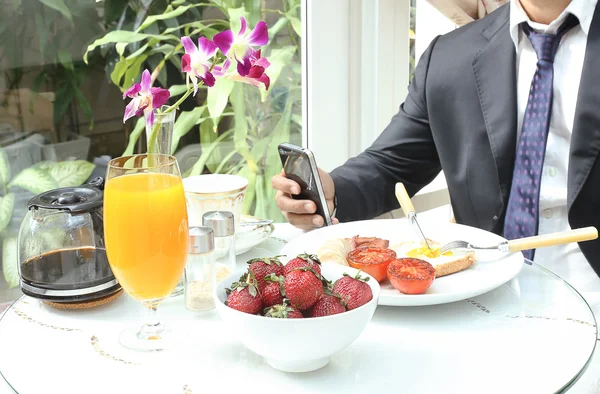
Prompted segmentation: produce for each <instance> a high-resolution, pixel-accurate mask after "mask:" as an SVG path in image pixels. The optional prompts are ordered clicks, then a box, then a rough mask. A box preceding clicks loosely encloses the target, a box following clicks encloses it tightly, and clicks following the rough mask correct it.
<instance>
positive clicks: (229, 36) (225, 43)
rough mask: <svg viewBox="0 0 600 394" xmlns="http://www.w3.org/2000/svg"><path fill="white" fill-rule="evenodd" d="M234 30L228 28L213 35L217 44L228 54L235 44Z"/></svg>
mask: <svg viewBox="0 0 600 394" xmlns="http://www.w3.org/2000/svg"><path fill="white" fill-rule="evenodd" d="M233 40H234V37H233V32H232V31H231V30H226V31H224V32H222V33H219V34H216V35H215V36H214V37H213V41H214V43H215V45H216V46H217V47H218V48H219V49H220V50H221V52H223V54H224V55H227V53H228V52H229V50H230V49H231V46H232V45H233Z"/></svg>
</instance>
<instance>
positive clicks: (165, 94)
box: [123, 70, 171, 126]
mask: <svg viewBox="0 0 600 394" xmlns="http://www.w3.org/2000/svg"><path fill="white" fill-rule="evenodd" d="M170 96H171V93H169V91H168V90H167V89H162V88H153V87H152V77H151V76H150V71H148V70H144V72H143V73H142V81H141V83H135V84H134V85H133V86H132V87H130V88H129V89H127V91H126V92H125V93H124V94H123V100H125V97H131V98H132V99H133V100H131V102H130V103H129V104H128V105H127V107H126V108H125V114H124V116H123V123H125V121H126V120H127V119H129V118H132V117H134V116H140V115H142V113H145V115H146V125H147V126H152V125H153V124H154V111H153V110H154V109H156V108H160V107H161V106H163V105H165V104H166V103H167V100H169V97H170Z"/></svg>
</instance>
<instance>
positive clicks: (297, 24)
mask: <svg viewBox="0 0 600 394" xmlns="http://www.w3.org/2000/svg"><path fill="white" fill-rule="evenodd" d="M288 19H289V20H290V24H291V25H292V29H294V31H295V32H296V34H298V36H300V37H302V24H301V23H300V19H298V18H296V17H295V16H288Z"/></svg>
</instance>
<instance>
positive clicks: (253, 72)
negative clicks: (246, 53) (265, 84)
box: [248, 64, 265, 78]
mask: <svg viewBox="0 0 600 394" xmlns="http://www.w3.org/2000/svg"><path fill="white" fill-rule="evenodd" d="M264 73H265V69H264V68H263V67H261V66H257V65H256V64H255V65H254V66H252V67H250V72H248V78H260V77H261V76H262V75H263V74H264Z"/></svg>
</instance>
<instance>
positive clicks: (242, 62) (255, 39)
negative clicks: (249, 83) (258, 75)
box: [213, 16, 269, 77]
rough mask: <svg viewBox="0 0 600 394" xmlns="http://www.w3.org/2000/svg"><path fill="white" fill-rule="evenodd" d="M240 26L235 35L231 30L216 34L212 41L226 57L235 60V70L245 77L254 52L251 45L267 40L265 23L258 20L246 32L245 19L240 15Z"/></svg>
mask: <svg viewBox="0 0 600 394" xmlns="http://www.w3.org/2000/svg"><path fill="white" fill-rule="evenodd" d="M240 22H241V28H240V32H239V33H238V34H237V35H234V34H233V32H232V31H231V30H227V31H224V32H222V33H219V34H216V35H215V36H214V37H213V40H214V43H215V44H216V45H217V47H219V49H220V50H221V52H223V54H225V56H227V58H228V59H235V60H236V61H237V70H238V73H239V74H240V76H242V77H245V76H247V75H248V74H249V73H250V69H251V68H252V66H253V64H252V62H251V59H250V58H251V56H252V55H253V53H254V48H252V46H263V45H265V44H266V43H267V42H268V41H269V31H268V28H267V24H266V23H265V22H263V21H260V22H258V23H257V24H256V26H255V27H254V30H252V31H251V32H250V33H247V27H248V26H247V23H246V19H245V18H244V17H243V16H242V17H240Z"/></svg>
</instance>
